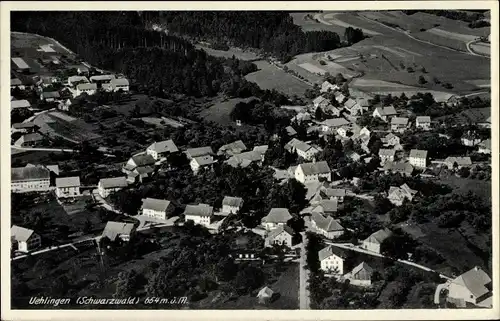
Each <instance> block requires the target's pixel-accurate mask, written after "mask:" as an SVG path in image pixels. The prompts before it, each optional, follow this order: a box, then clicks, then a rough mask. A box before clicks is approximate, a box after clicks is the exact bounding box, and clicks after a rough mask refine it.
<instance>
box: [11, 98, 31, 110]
mask: <svg viewBox="0 0 500 321" xmlns="http://www.w3.org/2000/svg"><path fill="white" fill-rule="evenodd" d="M30 106H31V104H30V102H29V101H27V100H26V99H22V100H11V102H10V108H11V109H15V108H27V107H30Z"/></svg>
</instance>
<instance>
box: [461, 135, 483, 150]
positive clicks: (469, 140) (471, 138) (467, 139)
mask: <svg viewBox="0 0 500 321" xmlns="http://www.w3.org/2000/svg"><path fill="white" fill-rule="evenodd" d="M460 141H461V142H462V145H464V146H469V147H473V146H476V145H477V144H479V143H480V142H481V139H480V138H479V136H478V135H477V134H476V133H474V132H470V131H468V132H467V133H466V134H464V135H463V136H462V138H461V139H460Z"/></svg>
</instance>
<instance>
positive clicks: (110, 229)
mask: <svg viewBox="0 0 500 321" xmlns="http://www.w3.org/2000/svg"><path fill="white" fill-rule="evenodd" d="M133 229H134V224H132V223H125V222H114V221H109V222H108V223H106V227H105V228H104V231H103V232H102V237H107V238H109V239H110V240H111V241H114V240H116V238H117V237H118V236H120V235H130V233H132V231H133Z"/></svg>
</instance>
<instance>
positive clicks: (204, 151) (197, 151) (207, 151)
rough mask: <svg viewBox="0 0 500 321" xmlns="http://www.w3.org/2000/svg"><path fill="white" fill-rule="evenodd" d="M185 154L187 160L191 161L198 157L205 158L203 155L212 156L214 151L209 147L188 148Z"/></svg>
mask: <svg viewBox="0 0 500 321" xmlns="http://www.w3.org/2000/svg"><path fill="white" fill-rule="evenodd" d="M185 153H186V156H187V158H188V159H189V160H191V159H193V158H195V157H200V156H205V155H214V151H213V150H212V147H210V146H205V147H196V148H189V149H187V150H186V151H185Z"/></svg>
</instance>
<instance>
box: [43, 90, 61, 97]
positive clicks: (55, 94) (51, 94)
mask: <svg viewBox="0 0 500 321" xmlns="http://www.w3.org/2000/svg"><path fill="white" fill-rule="evenodd" d="M42 96H43V98H59V97H61V95H59V92H58V91H44V92H43V93H42Z"/></svg>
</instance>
